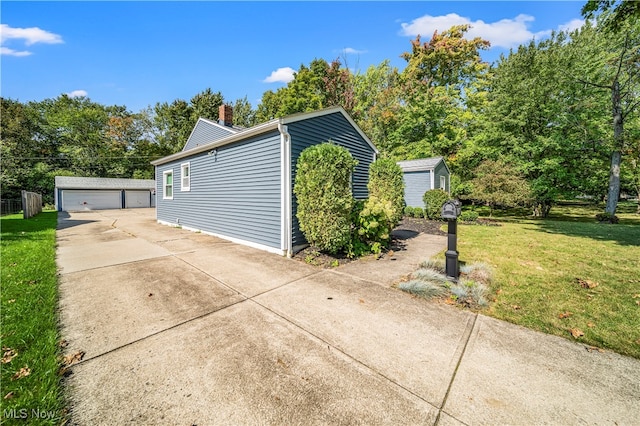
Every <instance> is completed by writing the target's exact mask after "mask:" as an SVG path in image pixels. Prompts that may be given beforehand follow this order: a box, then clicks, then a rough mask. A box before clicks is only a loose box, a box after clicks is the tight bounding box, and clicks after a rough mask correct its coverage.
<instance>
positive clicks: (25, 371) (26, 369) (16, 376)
mask: <svg viewBox="0 0 640 426" xmlns="http://www.w3.org/2000/svg"><path fill="white" fill-rule="evenodd" d="M29 374H31V369H30V368H29V367H27V366H26V365H25V366H24V367H22V368H21V369H20V370H18V371H17V372H16V374H14V375H13V377H12V378H11V380H18V379H22V378H23V377H27V376H28V375H29Z"/></svg>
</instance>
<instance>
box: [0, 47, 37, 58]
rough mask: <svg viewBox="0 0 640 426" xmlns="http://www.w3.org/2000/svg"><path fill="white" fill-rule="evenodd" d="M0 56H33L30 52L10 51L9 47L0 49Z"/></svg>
mask: <svg viewBox="0 0 640 426" xmlns="http://www.w3.org/2000/svg"><path fill="white" fill-rule="evenodd" d="M0 55H7V56H29V55H31V52H29V51H28V50H13V49H9V48H8V47H4V46H2V47H0Z"/></svg>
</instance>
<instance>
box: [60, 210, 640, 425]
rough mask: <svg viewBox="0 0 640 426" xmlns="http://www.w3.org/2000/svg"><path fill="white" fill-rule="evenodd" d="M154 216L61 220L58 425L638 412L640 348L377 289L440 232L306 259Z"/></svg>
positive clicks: (427, 252)
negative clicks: (598, 343) (338, 262)
mask: <svg viewBox="0 0 640 426" xmlns="http://www.w3.org/2000/svg"><path fill="white" fill-rule="evenodd" d="M153 214H154V212H153V210H142V209H140V210H117V211H101V212H87V213H72V214H71V215H70V216H68V217H64V216H62V215H61V216H60V220H59V230H58V245H59V247H58V264H59V267H60V272H61V285H60V291H61V301H60V308H61V319H62V324H63V337H64V338H65V339H66V340H67V341H68V343H69V345H68V347H67V348H66V349H65V350H66V351H67V352H68V353H70V354H72V353H75V352H77V351H83V352H85V356H84V359H83V360H82V361H81V362H79V363H77V364H75V365H74V366H73V367H72V370H71V371H72V374H71V375H70V376H69V377H68V379H67V382H66V383H67V385H68V387H69V390H70V395H71V414H72V419H71V424H78V425H95V424H114V425H121V424H141V425H146V424H148V425H160V424H162V425H201V426H202V425H213V424H232V425H237V424H246V425H254V424H261V425H262V424H265V425H271V424H273V425H280V424H286V425H297V424H299V425H309V424H332V425H333V424H362V425H374V424H398V425H411V424H421V425H434V424H439V425H463V424H467V425H475V424H491V425H495V424H518V425H520V424H523V425H524V424H527V425H528V424H559V425H560V424H562V425H571V424H611V425H614V424H617V425H625V424H627V425H633V424H638V419H640V361H638V360H636V359H632V358H627V357H623V356H620V355H617V354H615V353H611V352H597V351H592V352H589V351H587V350H586V349H585V346H584V345H580V344H576V343H574V342H571V341H569V340H565V339H562V338H558V337H553V336H548V335H544V334H541V333H537V332H534V331H531V330H528V329H524V328H521V327H518V326H514V325H512V324H508V323H505V322H502V321H497V320H495V319H492V318H488V317H485V316H482V315H475V314H472V313H470V312H466V311H462V310H459V309H456V308H454V307H450V306H442V305H438V304H434V303H430V302H427V301H424V300H421V299H417V298H414V297H411V296H410V295H408V294H405V293H403V292H401V291H398V290H395V289H393V288H391V287H390V283H391V282H392V281H393V280H395V279H397V278H398V277H400V276H401V275H404V274H408V273H410V272H411V271H412V270H413V269H414V268H415V266H416V264H417V263H418V262H419V261H420V260H422V259H425V258H428V257H430V256H432V255H433V254H435V253H437V252H438V251H440V250H442V249H443V247H444V245H445V240H444V238H443V237H436V236H429V235H420V236H417V237H415V238H411V239H408V240H407V241H406V244H407V246H406V249H405V250H401V251H398V252H397V253H396V254H395V255H394V256H393V258H392V259H393V260H392V259H387V260H380V261H371V262H364V263H363V262H358V263H352V264H349V265H345V266H342V267H340V268H337V269H334V270H319V269H316V268H314V267H312V266H309V265H306V264H303V263H301V262H297V261H294V260H288V259H285V258H281V257H278V256H275V255H272V254H268V253H265V252H261V251H258V250H254V249H251V248H247V247H244V246H240V245H236V244H233V243H229V242H226V241H224V240H221V239H217V238H214V237H210V236H207V235H204V234H198V233H191V232H188V231H184V230H180V229H175V228H169V227H165V226H161V225H157V224H156V223H155V220H154V218H153Z"/></svg>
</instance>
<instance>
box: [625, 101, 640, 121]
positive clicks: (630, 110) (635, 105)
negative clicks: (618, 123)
mask: <svg viewBox="0 0 640 426" xmlns="http://www.w3.org/2000/svg"><path fill="white" fill-rule="evenodd" d="M638 106H640V100H639V101H637V102H635V103H633V104H631V106H630V107H629V108H628V109H627V110H626V111H624V112H623V113H622V119H623V120H624V119H625V118H627V115H629V114H630V113H632V112H633V111H634V110H635V109H636V108H638Z"/></svg>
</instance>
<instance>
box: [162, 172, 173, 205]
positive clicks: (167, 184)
mask: <svg viewBox="0 0 640 426" xmlns="http://www.w3.org/2000/svg"><path fill="white" fill-rule="evenodd" d="M162 198H164V199H165V200H173V170H167V171H165V172H164V173H162Z"/></svg>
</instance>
